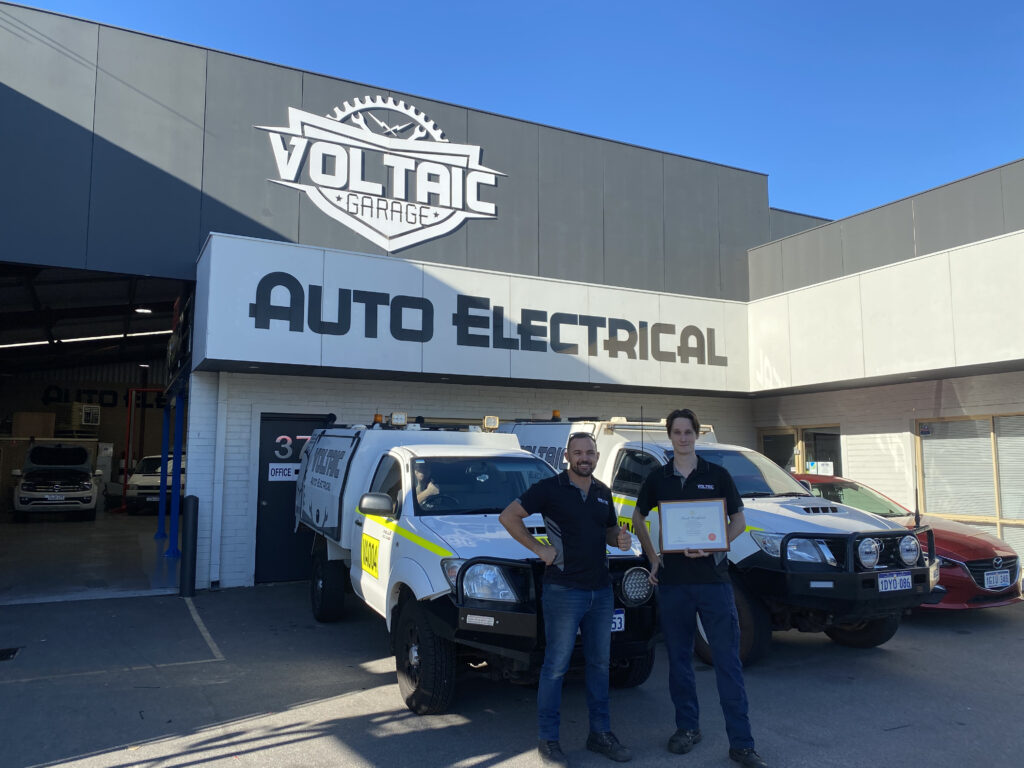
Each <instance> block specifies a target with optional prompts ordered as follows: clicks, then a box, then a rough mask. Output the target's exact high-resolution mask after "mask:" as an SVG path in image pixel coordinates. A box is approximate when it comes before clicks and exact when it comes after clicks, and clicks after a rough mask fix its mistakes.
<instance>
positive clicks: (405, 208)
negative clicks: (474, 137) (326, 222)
mask: <svg viewBox="0 0 1024 768" xmlns="http://www.w3.org/2000/svg"><path fill="white" fill-rule="evenodd" d="M255 127H256V128H257V129H259V130H261V131H267V133H268V135H269V137H270V148H271V150H272V152H273V156H274V161H275V164H276V167H277V172H278V178H276V179H268V181H271V182H273V183H275V184H281V185H283V186H286V187H291V188H293V189H298V190H301V191H303V192H305V193H306V196H307V197H308V198H309V199H310V200H311V201H312V202H313V203H314V204H315V205H316V206H317V208H319V209H320V210H321V211H323V212H324V213H326V214H327V215H328V216H330V217H331V218H333V219H335V220H336V221H339V222H341V223H342V224H344V225H345V226H347V227H348V228H349V229H351V230H353V231H354V232H357V233H358V234H360V235H362V236H363V237H365V238H366V239H367V240H369V241H370V242H372V243H374V244H375V245H377V246H379V247H380V248H382V249H384V250H385V251H389V252H395V251H399V250H401V249H403V248H408V247H410V246H412V245H416V244H418V243H422V242H424V241H426V240H431V239H433V238H436V237H441V236H442V235H447V234H449V233H450V232H453V231H454V230H456V229H457V228H458V227H460V226H461V225H462V224H463V223H464V222H465V221H467V220H468V219H494V218H497V215H498V212H497V207H496V205H495V204H494V203H493V202H491V201H489V200H487V199H485V198H486V197H487V190H486V188H488V187H495V186H497V180H498V177H499V176H504V175H505V174H503V173H501V172H499V171H495V170H493V169H491V168H487V167H486V166H484V165H483V164H482V163H481V162H480V155H481V152H482V150H481V148H480V147H478V146H475V145H472V144H457V143H454V142H451V141H449V140H448V139H447V138H445V135H444V132H443V131H442V130H441V129H440V128H439V127H438V125H437V124H436V123H435V122H434V121H433V120H431V119H430V118H429V117H428V116H427V115H426V114H425V113H424V112H422V111H421V110H419V109H417V108H416V107H414V106H412V105H410V104H406V103H405V102H404V101H400V100H396V99H394V98H392V97H390V96H388V97H386V98H385V97H384V96H380V95H378V96H366V97H363V98H356V99H352V100H351V101H346V102H344V103H343V104H342V105H341V106H340V107H335V108H334V109H333V111H332V112H331V113H329V114H327V115H317V114H313V113H311V112H305V111H302V110H299V109H296V108H295V107H289V109H288V125H287V126H286V127H268V126H259V125H258V126H255Z"/></svg>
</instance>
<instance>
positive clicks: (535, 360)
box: [194, 235, 747, 390]
mask: <svg viewBox="0 0 1024 768" xmlns="http://www.w3.org/2000/svg"><path fill="white" fill-rule="evenodd" d="M198 277H199V281H198V286H197V294H196V296H197V300H196V326H197V329H196V340H195V344H196V346H197V349H198V353H197V354H196V355H195V356H194V357H195V360H196V362H195V367H197V368H200V369H212V368H216V367H218V361H233V362H250V363H252V367H253V368H254V369H256V368H258V367H259V365H260V364H263V363H268V364H283V365H295V366H313V367H317V368H323V369H328V368H333V369H350V370H351V369H358V370H379V371H402V372H411V373H429V374H440V375H445V374H452V375H468V376H480V377H488V378H495V377H497V378H506V379H526V380H546V381H563V382H580V383H583V382H586V383H588V384H593V385H601V384H621V385H631V386H651V387H673V388H678V387H691V388H692V387H700V388H705V387H707V388H715V389H723V390H744V389H745V388H746V386H747V378H746V371H747V361H746V347H745V339H746V308H745V307H744V306H743V305H742V304H739V303H736V302H727V301H716V300H712V299H697V298H691V297H682V296H674V295H668V294H658V293H653V292H647V291H637V290H629V289H617V288H612V287H607V286H597V285H582V284H577V283H570V282H566V281H560V280H546V279H542V278H532V277H524V276H519V275H509V274H502V273H497V272H488V271H484V270H474V269H468V268H462V267H450V266H443V265H436V264H427V263H422V262H413V261H407V260H404V259H393V258H389V257H378V256H365V255H358V254H351V253H345V252H340V251H328V250H323V249H319V248H312V247H308V246H301V245H292V244H286V243H270V242H266V241H258V240H248V239H245V238H237V237H230V236H222V235H214V236H212V237H211V239H210V241H209V242H208V243H207V247H206V249H205V250H204V252H203V255H202V256H201V257H200V262H199V270H198ZM234 367H235V368H236V369H237V367H238V366H237V365H235V366H234Z"/></svg>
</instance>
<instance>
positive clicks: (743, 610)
mask: <svg viewBox="0 0 1024 768" xmlns="http://www.w3.org/2000/svg"><path fill="white" fill-rule="evenodd" d="M732 591H733V597H734V598H735V600H736V615H737V617H738V618H739V622H740V662H741V663H742V664H743V666H749V665H750V664H753V663H754V662H755V661H757V660H758V659H760V658H761V657H762V656H764V655H765V653H766V652H767V651H768V646H769V645H771V642H772V618H771V615H770V614H769V613H768V609H767V608H766V607H765V604H764V603H763V602H761V600H760V599H759V598H757V597H754V596H753V595H751V594H750V593H749V592H747V590H746V589H744V588H743V587H742V586H740V585H739V584H737V583H735V582H734V583H733V585H732ZM693 650H694V652H695V653H696V654H697V656H698V657H699V658H700V660H701V661H703V662H704V663H705V664H714V663H715V662H714V659H713V658H712V655H711V646H710V645H708V639H707V637H706V635H705V634H704V627H703V626H702V625H701V623H700V618H699V617H698V618H697V633H696V635H695V636H694V641H693Z"/></svg>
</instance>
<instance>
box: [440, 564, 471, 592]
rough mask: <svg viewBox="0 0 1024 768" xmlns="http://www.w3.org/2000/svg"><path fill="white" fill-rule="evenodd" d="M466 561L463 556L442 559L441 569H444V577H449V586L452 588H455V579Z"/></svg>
mask: <svg viewBox="0 0 1024 768" xmlns="http://www.w3.org/2000/svg"><path fill="white" fill-rule="evenodd" d="M464 562H466V561H465V560H464V559H463V558H461V557H448V558H445V559H444V560H442V561H441V570H442V571H444V577H445V578H446V579H448V586H450V587H451V588H452V589H455V579H456V577H458V575H459V568H461V567H462V564H463V563H464Z"/></svg>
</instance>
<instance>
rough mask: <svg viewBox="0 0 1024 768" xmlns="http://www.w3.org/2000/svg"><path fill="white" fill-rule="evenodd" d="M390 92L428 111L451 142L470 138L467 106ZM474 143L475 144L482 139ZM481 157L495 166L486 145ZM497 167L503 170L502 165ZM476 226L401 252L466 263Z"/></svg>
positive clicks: (490, 194)
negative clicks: (471, 234) (468, 242)
mask: <svg viewBox="0 0 1024 768" xmlns="http://www.w3.org/2000/svg"><path fill="white" fill-rule="evenodd" d="M390 93H391V95H392V96H393V97H394V99H395V100H396V101H404V102H406V103H407V104H411V105H413V106H414V107H416V108H417V109H419V110H420V112H423V113H425V114H426V116H427V117H429V118H430V119H431V120H433V121H434V123H435V124H436V125H437V127H438V128H439V129H440V130H441V131H442V132H443V133H444V138H445V139H447V140H448V141H450V142H455V143H458V144H465V143H466V142H467V141H468V140H469V110H468V109H465V108H463V107H456V106H453V105H451V104H443V103H441V102H439V101H431V100H429V99H421V98H419V97H418V96H409V95H407V94H402V93H398V92H396V91H391V92H390ZM394 118H395V115H394V113H391V116H390V117H389V120H391V121H393V120H394ZM389 124H393V123H389ZM473 143H474V144H476V143H479V142H473ZM480 160H481V162H482V163H483V164H484V165H486V166H488V167H490V168H493V167H494V166H493V165H491V155H490V153H489V152H488V150H487V147H484V151H483V153H482V154H481V156H480ZM498 170H504V169H502V168H499V169H498ZM503 181H505V180H504V179H500V178H499V180H498V184H499V185H500V184H501V183H502V182H503ZM484 197H485V199H487V200H493V199H494V189H493V188H491V189H488V190H487V194H486V195H485V196H484ZM499 215H500V213H499ZM488 223H490V222H488ZM474 226H476V224H475V223H474V222H472V221H468V222H466V223H465V224H463V225H462V226H461V227H459V228H458V229H456V230H455V231H454V232H452V233H451V234H449V235H445V236H444V237H438V238H435V239H433V240H427V241H426V242H424V243H420V244H418V245H414V246H412V247H411V248H406V249H405V250H402V251H399V252H398V255H399V256H402V257H403V258H408V259H418V260H420V261H432V262H434V263H437V264H456V265H461V266H465V265H466V264H467V263H468V259H469V256H468V254H467V252H468V248H469V246H468V245H467V241H468V238H469V235H468V231H469V229H470V228H471V227H474ZM485 226H486V224H485Z"/></svg>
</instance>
